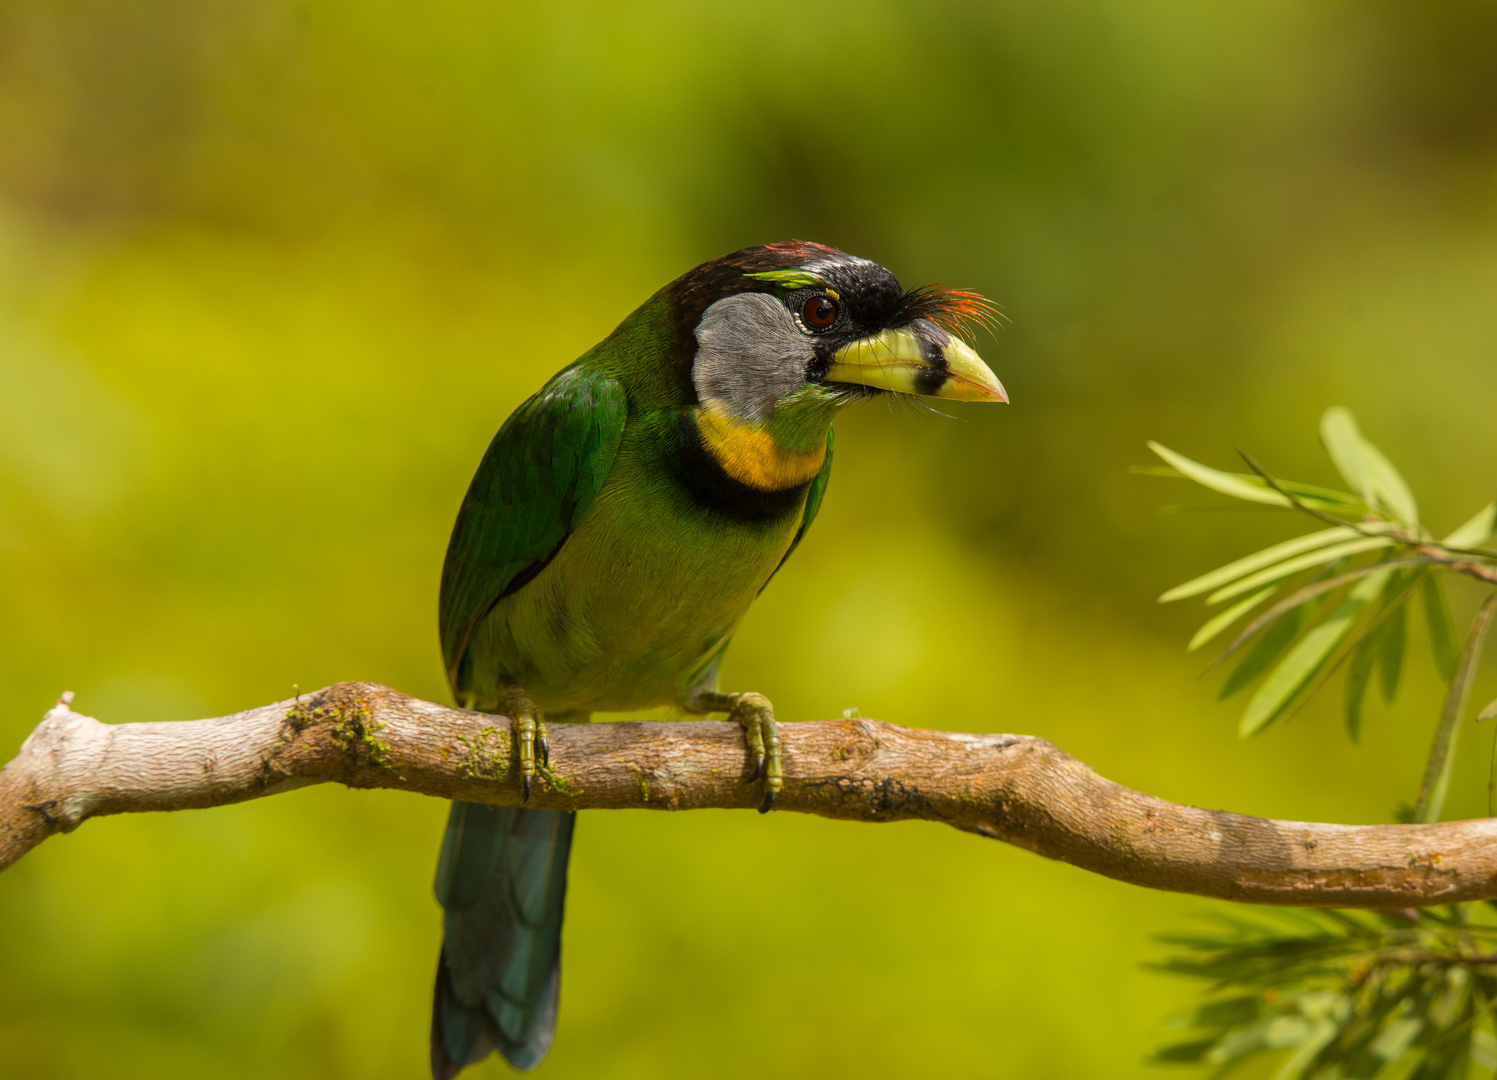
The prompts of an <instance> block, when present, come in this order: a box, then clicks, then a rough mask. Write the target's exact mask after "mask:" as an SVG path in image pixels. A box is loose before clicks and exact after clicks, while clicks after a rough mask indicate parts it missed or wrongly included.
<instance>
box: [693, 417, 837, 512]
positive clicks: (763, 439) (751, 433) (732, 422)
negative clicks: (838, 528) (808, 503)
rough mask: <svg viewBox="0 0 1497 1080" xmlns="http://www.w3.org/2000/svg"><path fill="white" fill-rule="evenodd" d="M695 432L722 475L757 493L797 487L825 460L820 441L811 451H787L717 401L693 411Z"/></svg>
mask: <svg viewBox="0 0 1497 1080" xmlns="http://www.w3.org/2000/svg"><path fill="white" fill-rule="evenodd" d="M697 431H698V432H699V433H700V434H701V437H702V446H703V447H705V448H706V450H707V452H708V453H709V454H711V455H712V456H713V458H714V459H716V461H717V463H718V464H719V465H721V466H722V467H723V472H725V473H727V474H728V475H729V476H731V477H732V478H733V479H734V480H737V481H738V482H739V483H740V484H746V485H747V486H749V487H751V488H755V489H756V490H758V491H783V490H785V489H786V488H793V487H798V486H799V485H801V484H804V483H805V482H806V481H807V480H810V479H811V478H812V477H813V476H815V475H816V474H817V473H819V472H820V471H821V466H822V463H823V462H824V461H826V443H825V442H824V441H823V442H820V443H818V444H817V445H816V447H815V449H812V450H788V449H786V448H785V447H784V446H782V445H780V443H779V441H778V440H777V439H775V437H774V436H773V435H771V434H770V433H769V432H767V431H765V430H764V429H763V428H761V427H759V426H758V425H757V424H755V423H753V422H752V421H749V420H740V419H738V418H737V417H736V416H733V415H732V414H731V413H729V412H728V410H727V409H726V408H725V407H724V405H723V404H722V402H720V401H709V402H707V403H706V404H705V405H703V406H701V407H700V408H698V409H697Z"/></svg>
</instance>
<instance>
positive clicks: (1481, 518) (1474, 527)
mask: <svg viewBox="0 0 1497 1080" xmlns="http://www.w3.org/2000/svg"><path fill="white" fill-rule="evenodd" d="M1493 533H1497V502H1493V503H1487V505H1486V506H1483V507H1482V508H1481V509H1480V510H1478V511H1477V512H1476V516H1475V517H1473V518H1472V519H1471V520H1470V521H1468V522H1466V524H1464V525H1462V526H1461V527H1460V528H1459V529H1457V530H1456V531H1455V532H1453V533H1451V534H1450V535H1449V536H1447V537H1446V538H1445V539H1444V540H1441V541H1440V543H1441V544H1443V545H1444V546H1445V547H1452V548H1474V547H1481V545H1482V544H1485V543H1486V542H1487V541H1488V540H1490V539H1492V534H1493Z"/></svg>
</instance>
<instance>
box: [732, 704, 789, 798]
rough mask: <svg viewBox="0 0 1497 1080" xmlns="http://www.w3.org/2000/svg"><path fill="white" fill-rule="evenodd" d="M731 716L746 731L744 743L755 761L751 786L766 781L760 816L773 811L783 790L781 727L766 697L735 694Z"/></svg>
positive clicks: (744, 732)
mask: <svg viewBox="0 0 1497 1080" xmlns="http://www.w3.org/2000/svg"><path fill="white" fill-rule="evenodd" d="M730 709H731V711H730V715H731V716H732V718H733V719H734V720H736V721H738V723H739V725H740V726H741V727H742V728H743V737H744V741H745V742H747V743H748V748H749V753H750V754H752V755H753V759H754V775H753V779H752V781H751V782H753V783H758V782H759V781H760V780H763V781H764V801H763V802H762V803H761V804H760V805H759V813H761V814H767V813H769V811H770V810H771V809H772V808H773V807H774V801H775V796H776V795H778V794H779V793H780V791H781V790H783V789H784V786H785V778H784V770H783V768H782V765H781V759H780V725H779V724H777V723H775V719H774V706H772V705H771V704H770V703H769V699H768V698H767V697H765V696H764V695H763V694H734V695H733V696H732V698H731V705H730Z"/></svg>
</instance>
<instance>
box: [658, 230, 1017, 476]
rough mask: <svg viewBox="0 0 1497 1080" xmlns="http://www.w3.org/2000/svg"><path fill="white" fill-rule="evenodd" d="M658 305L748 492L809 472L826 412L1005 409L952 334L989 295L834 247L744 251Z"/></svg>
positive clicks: (701, 418)
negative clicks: (905, 404)
mask: <svg viewBox="0 0 1497 1080" xmlns="http://www.w3.org/2000/svg"><path fill="white" fill-rule="evenodd" d="M665 296H666V297H667V298H669V301H670V303H671V307H672V309H673V310H672V319H671V322H672V324H673V326H674V331H675V337H676V342H675V344H676V350H675V351H676V354H677V355H678V356H679V357H681V359H682V360H683V361H686V360H689V365H690V367H689V384H690V387H691V391H692V396H693V397H694V398H695V402H696V410H697V416H698V426H699V427H700V429H701V433H702V441H703V443H704V444H705V445H707V446H708V447H709V448H710V449H711V450H712V451H713V453H714V456H716V457H718V459H719V460H720V461H721V462H722V463H723V464H724V467H725V468H728V471H729V472H730V473H733V474H734V475H740V478H744V479H746V480H747V478H748V477H749V476H750V475H752V476H754V477H757V479H756V480H754V481H752V482H753V483H754V486H763V485H765V484H768V485H770V486H777V485H779V484H782V483H783V484H788V483H790V482H791V481H792V480H794V481H796V482H799V479H800V478H801V477H802V476H803V475H804V474H806V473H807V472H808V470H809V472H810V474H813V475H814V471H815V469H816V468H819V462H820V454H821V453H822V446H823V445H824V443H825V440H826V431H827V428H828V426H829V425H830V424H831V420H832V417H833V415H834V414H835V413H836V411H837V410H839V409H840V408H841V407H842V406H844V405H846V404H848V403H850V402H852V401H856V400H859V399H861V398H864V397H868V396H871V395H874V394H881V393H899V394H915V395H919V396H922V397H936V398H948V399H954V400H958V401H996V402H1006V401H1007V400H1008V395H1007V394H1006V393H1005V392H1004V389H1003V386H1002V384H1000V383H999V381H998V379H997V378H996V377H995V376H994V375H993V373H992V371H991V370H989V369H988V366H987V365H986V364H984V363H983V362H982V360H981V358H979V357H978V355H977V353H976V352H974V351H973V350H972V349H971V347H969V346H968V345H967V344H966V343H965V342H964V341H963V340H962V339H961V337H960V336H959V335H960V334H961V333H962V332H963V331H964V330H966V329H968V328H971V327H973V326H977V325H982V324H984V323H986V322H988V321H989V320H990V319H991V318H992V317H993V314H994V308H993V306H992V305H991V304H990V303H989V302H988V301H987V300H985V299H983V298H982V297H981V296H979V295H978V294H976V293H973V292H967V291H965V290H960V289H952V288H947V287H944V286H926V287H924V288H918V289H905V288H904V287H903V286H901V285H900V283H899V279H898V278H896V277H895V276H894V275H893V274H892V273H890V272H889V271H888V270H886V269H884V268H883V267H882V266H879V265H878V264H877V263H873V262H869V261H868V260H867V259H860V258H857V257H855V256H852V255H848V254H846V253H844V252H841V251H838V250H836V249H835V248H829V247H825V246H824V245H821V244H813V243H809V242H806V241H802V240H790V241H784V242H781V243H775V244H766V245H763V246H762V247H752V248H744V249H743V250H742V251H735V252H733V253H732V254H731V255H724V256H723V257H722V258H720V259H714V260H713V261H712V262H709V263H704V264H703V265H701V266H699V267H697V268H696V269H695V270H692V271H690V272H689V273H687V274H685V275H683V276H682V277H681V278H679V279H678V280H677V281H675V282H673V283H672V284H671V285H670V286H668V287H667V289H666V290H665ZM683 374H686V372H683ZM683 381H684V380H683ZM683 389H684V387H683ZM786 455H789V456H790V457H789V458H788V459H785V458H786ZM797 455H799V456H800V457H801V458H803V460H801V461H800V463H799V464H798V465H797V464H795V463H794V462H793V461H792V460H790V459H793V458H796V456H797ZM780 459H785V460H783V461H781V460H780ZM755 461H762V462H764V463H765V464H764V466H763V467H762V468H761V467H759V466H756V465H754V462H755ZM777 461H778V462H779V463H778V464H776V462H777ZM735 462H736V465H735Z"/></svg>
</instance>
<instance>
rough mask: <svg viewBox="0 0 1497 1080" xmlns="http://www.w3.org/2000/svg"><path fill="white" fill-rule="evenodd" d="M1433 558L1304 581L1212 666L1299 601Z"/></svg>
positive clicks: (1394, 562) (1377, 565)
mask: <svg viewBox="0 0 1497 1080" xmlns="http://www.w3.org/2000/svg"><path fill="white" fill-rule="evenodd" d="M1432 562H1434V560H1433V559H1426V558H1423V557H1420V558H1413V559H1394V560H1392V561H1391V562H1384V563H1373V564H1372V565H1370V566H1360V567H1358V568H1357V569H1355V570H1349V571H1347V572H1346V573H1344V574H1337V575H1335V576H1334V577H1329V578H1323V579H1321V578H1317V579H1316V580H1314V581H1312V582H1310V584H1308V585H1305V586H1303V587H1302V588H1300V589H1298V590H1296V591H1295V592H1292V593H1290V594H1289V595H1288V596H1286V597H1284V599H1282V600H1280V601H1279V602H1278V603H1277V604H1275V605H1274V606H1273V607H1271V608H1269V609H1268V610H1267V611H1265V612H1264V613H1263V614H1261V615H1259V616H1258V617H1257V618H1256V619H1254V620H1253V621H1252V622H1250V623H1248V624H1247V626H1245V627H1243V628H1242V630H1241V631H1240V632H1239V633H1238V635H1237V637H1235V638H1234V639H1233V640H1232V644H1230V645H1228V646H1227V648H1226V650H1225V651H1224V652H1223V653H1222V654H1221V655H1220V656H1218V657H1217V658H1216V659H1215V660H1214V661H1213V662H1212V663H1213V666H1214V665H1215V664H1219V663H1221V662H1222V661H1223V660H1225V659H1227V657H1229V656H1231V655H1232V654H1233V653H1235V652H1236V651H1237V650H1238V649H1240V648H1242V646H1243V645H1245V644H1247V642H1248V640H1249V639H1250V638H1252V636H1253V635H1254V634H1256V633H1258V631H1260V630H1262V629H1263V628H1264V627H1266V626H1269V625H1271V624H1272V623H1273V622H1274V621H1276V620H1277V619H1278V618H1279V616H1281V615H1283V614H1284V612H1286V611H1288V610H1290V609H1291V608H1294V607H1297V606H1299V605H1300V604H1303V603H1304V602H1305V601H1307V600H1312V599H1314V598H1315V597H1317V596H1321V595H1323V594H1324V593H1328V592H1334V591H1335V590H1336V589H1339V588H1341V586H1343V585H1349V584H1350V583H1351V582H1353V581H1360V580H1361V579H1362V578H1364V577H1366V576H1367V575H1368V574H1375V573H1377V572H1378V571H1380V570H1392V569H1395V568H1398V567H1404V566H1427V565H1429V564H1430V563H1432Z"/></svg>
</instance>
